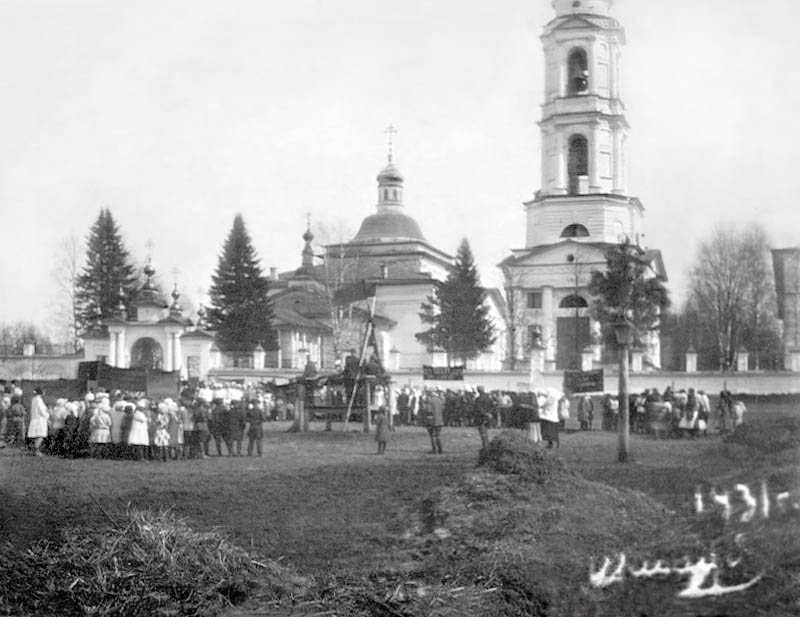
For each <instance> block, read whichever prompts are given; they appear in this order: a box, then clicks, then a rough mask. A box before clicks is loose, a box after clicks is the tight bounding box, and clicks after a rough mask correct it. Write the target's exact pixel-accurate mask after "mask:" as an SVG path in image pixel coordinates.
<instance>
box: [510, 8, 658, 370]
mask: <svg viewBox="0 0 800 617" xmlns="http://www.w3.org/2000/svg"><path fill="white" fill-rule="evenodd" d="M612 5H613V0H554V1H553V7H554V9H555V11H556V16H555V18H554V19H553V20H552V21H551V22H550V23H548V24H547V25H546V26H545V28H544V33H543V34H542V36H541V40H542V43H543V46H544V59H545V83H544V103H543V105H542V115H541V120H540V121H539V127H540V131H541V140H542V141H541V159H542V161H541V162H542V164H541V184H540V187H541V188H540V190H539V191H537V192H536V194H535V195H534V198H533V199H532V200H530V201H528V202H526V203H525V212H526V217H527V223H526V236H525V247H524V248H521V249H517V250H512V254H511V256H509V257H508V258H506V259H505V260H504V261H503V262H502V263H501V264H500V268H501V269H502V271H503V274H504V277H505V280H506V286H507V288H508V290H509V293H511V294H513V298H514V302H513V305H514V307H513V308H514V312H515V314H514V315H512V316H510V317H509V319H510V321H511V322H512V323H513V334H512V336H515V344H514V346H513V347H514V349H515V350H516V353H517V355H518V357H521V355H522V352H523V351H524V350H525V349H529V348H530V346H531V345H532V344H540V345H542V346H544V347H545V367H546V368H547V369H550V370H553V369H558V370H562V369H578V368H581V367H582V358H583V357H585V356H586V354H587V352H589V351H591V354H592V358H593V361H595V362H600V361H601V360H602V357H601V352H602V349H601V345H600V336H599V334H600V328H599V324H597V323H594V322H593V320H592V319H591V317H590V305H591V302H592V298H591V297H590V296H589V293H588V284H589V281H590V279H591V273H592V271H595V270H603V269H604V268H605V264H606V259H605V253H606V251H607V250H608V249H609V248H610V247H611V246H613V245H615V244H619V243H620V242H622V241H623V240H624V239H626V238H627V239H628V240H629V241H630V242H631V243H632V244H634V245H637V246H639V245H640V242H641V240H642V237H643V236H642V218H643V214H644V207H643V206H642V203H641V202H640V201H639V199H637V198H636V197H632V196H630V195H629V194H628V192H627V187H626V177H625V165H626V158H625V142H626V139H627V134H628V128H629V126H628V122H627V120H626V119H625V105H624V104H623V102H622V99H621V93H620V89H619V82H620V57H621V49H622V46H623V45H624V44H625V33H624V30H623V28H622V26H621V25H620V23H619V22H618V21H617V20H616V19H615V18H614V17H613V16H612V15H611V7H612ZM645 258H646V259H647V260H648V261H649V263H650V265H651V268H652V269H653V272H654V274H655V275H656V276H660V277H662V278H663V279H664V280H666V273H665V269H664V265H663V261H662V259H661V254H660V252H659V251H653V250H651V251H645ZM643 351H644V359H645V362H646V363H647V365H649V366H651V367H658V366H660V346H659V339H658V336H657V335H655V334H654V335H653V336H652V337H651V338H650V340H649V341H648V343H647V349H645V350H643ZM583 367H584V368H586V367H585V366H583Z"/></svg>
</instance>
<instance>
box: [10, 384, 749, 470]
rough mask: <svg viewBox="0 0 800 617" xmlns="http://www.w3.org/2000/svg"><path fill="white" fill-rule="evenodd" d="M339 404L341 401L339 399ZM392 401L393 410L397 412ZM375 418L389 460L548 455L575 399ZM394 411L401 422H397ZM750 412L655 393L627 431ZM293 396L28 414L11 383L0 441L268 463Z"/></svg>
mask: <svg viewBox="0 0 800 617" xmlns="http://www.w3.org/2000/svg"><path fill="white" fill-rule="evenodd" d="M308 394H310V398H309V399H308V400H307V403H309V404H310V405H311V406H314V405H315V404H320V403H321V404H330V403H331V402H339V403H340V404H343V403H344V401H345V400H346V399H347V397H346V390H345V389H344V388H338V389H337V388H331V387H330V386H326V387H325V388H323V389H321V390H319V391H315V392H313V393H308V392H307V395H308ZM337 395H338V396H337ZM390 397H394V398H395V401H394V402H395V405H391V404H390V401H389V399H390ZM574 400H576V401H577V405H576V411H577V414H576V420H577V425H578V427H579V428H580V430H594V429H595V409H596V407H599V410H598V411H599V412H600V415H601V422H600V426H599V428H600V429H601V430H605V431H616V430H617V427H618V423H619V403H618V401H617V399H616V397H615V396H613V395H610V394H605V395H602V396H601V397H599V398H593V397H592V396H590V395H588V394H584V395H577V396H576V397H574ZM371 401H372V408H373V411H374V414H375V417H374V419H375V428H376V431H375V433H376V436H375V439H376V441H377V442H378V453H379V454H383V453H385V451H386V447H387V443H388V441H389V433H390V432H391V428H392V427H393V426H395V425H397V424H408V425H416V426H423V427H425V428H426V429H427V431H428V433H429V435H430V440H431V452H433V453H437V454H441V453H442V452H443V450H444V448H443V444H442V428H443V427H448V426H454V427H464V426H472V427H475V428H476V429H477V431H478V433H479V435H480V438H481V445H482V447H486V446H487V445H488V442H489V435H488V431H489V429H490V428H519V429H523V430H525V431H526V432H527V434H528V436H529V438H530V439H531V440H532V441H534V442H546V444H547V446H548V447H553V446H554V445H558V444H559V437H558V434H559V431H560V430H562V429H563V428H564V427H565V425H566V422H567V420H568V419H569V417H570V397H569V396H567V395H566V394H564V393H563V392H561V391H560V390H557V389H547V388H545V389H541V390H537V391H528V392H513V391H505V390H495V391H491V392H487V391H486V390H485V388H484V387H482V386H475V387H472V386H469V385H465V386H463V387H462V388H461V389H459V390H453V389H446V390H444V389H441V388H422V389H416V388H412V387H410V386H406V387H403V388H401V389H400V390H397V391H394V392H391V393H390V392H388V391H387V390H386V388H384V387H383V386H381V385H376V386H374V389H373V391H372V394H371ZM390 410H392V411H394V413H395V414H396V415H395V416H394V417H392V418H390V417H389V414H390ZM745 411H746V408H745V406H744V403H743V402H742V401H739V400H735V399H734V398H733V397H732V395H731V393H730V392H727V391H723V392H721V393H720V395H719V397H718V399H717V401H716V405H715V406H714V407H713V408H712V404H711V401H710V398H709V396H708V395H707V394H706V393H705V392H703V391H702V390H699V391H697V392H695V390H694V389H691V388H690V389H689V390H688V391H684V390H679V391H675V392H673V390H672V388H670V387H668V388H666V389H665V390H664V392H663V393H660V392H659V391H658V389H656V388H653V389H648V390H645V391H644V392H641V393H635V394H632V395H631V396H630V400H629V418H630V428H631V431H633V432H640V433H649V432H652V427H653V424H654V418H655V419H656V420H658V421H659V422H661V423H662V424H663V423H666V425H667V429H668V432H670V433H671V434H673V435H675V436H687V437H695V436H699V435H708V432H709V431H710V430H714V429H716V430H717V431H719V432H720V433H724V432H727V431H730V430H733V429H735V427H736V426H738V425H739V424H741V423H742V421H743V415H744V412H745ZM293 416H294V402H293V400H292V399H291V396H285V397H282V396H280V394H278V395H276V394H274V393H273V392H272V391H270V390H269V389H268V388H263V387H254V386H251V385H247V386H243V385H240V384H235V383H225V384H223V383H202V382H201V383H200V384H198V386H197V387H196V388H194V389H189V388H188V387H187V388H185V389H184V390H183V391H182V392H181V394H180V395H179V396H178V397H176V398H175V399H173V398H171V397H165V398H161V399H153V398H147V397H144V396H142V395H136V394H131V393H124V392H119V391H117V392H113V393H108V392H102V391H100V392H96V393H95V392H91V391H90V392H88V393H87V394H86V395H85V396H84V397H82V398H81V399H80V400H71V401H70V400H67V399H63V398H60V399H57V400H55V402H54V404H52V405H51V406H48V405H46V404H45V402H44V397H43V392H42V390H41V389H36V390H35V391H34V395H33V397H32V398H31V400H30V404H29V406H28V407H27V408H26V407H25V406H24V405H23V396H22V390H21V389H20V388H19V387H17V386H16V385H15V384H14V383H12V384H11V385H10V386H6V388H5V392H3V394H2V397H0V438H2V439H3V440H4V442H3V443H5V444H7V445H30V447H31V448H32V451H33V452H34V453H35V454H36V455H37V456H41V455H43V454H45V453H48V454H54V455H60V456H65V457H81V456H93V457H98V458H115V459H119V458H130V459H135V460H160V461H167V460H176V459H185V458H206V457H209V456H211V454H212V453H214V454H216V455H217V456H221V455H227V456H242V455H243V443H244V440H245V438H247V447H246V453H247V455H248V456H253V455H257V456H262V455H263V437H264V426H265V422H268V421H270V420H288V419H294V417H293Z"/></svg>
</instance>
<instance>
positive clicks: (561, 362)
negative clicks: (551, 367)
mask: <svg viewBox="0 0 800 617" xmlns="http://www.w3.org/2000/svg"><path fill="white" fill-rule="evenodd" d="M591 342H592V334H591V324H590V320H589V318H588V317H559V318H558V320H557V321H556V369H557V370H560V371H563V370H580V368H581V352H582V351H583V350H584V349H585V348H586V347H587V346H588V345H590V344H591Z"/></svg>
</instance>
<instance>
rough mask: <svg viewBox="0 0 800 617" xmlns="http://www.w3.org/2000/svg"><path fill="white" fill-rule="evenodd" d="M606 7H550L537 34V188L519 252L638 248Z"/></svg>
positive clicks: (617, 37)
mask: <svg viewBox="0 0 800 617" xmlns="http://www.w3.org/2000/svg"><path fill="white" fill-rule="evenodd" d="M612 5H613V0H553V8H554V9H555V11H556V17H555V19H553V20H552V21H551V22H550V23H549V24H547V25H546V26H545V28H544V33H543V34H542V37H541V38H542V42H543V45H544V57H545V96H544V104H543V106H542V118H541V120H540V122H539V127H540V129H541V134H542V169H541V185H540V186H541V189H540V190H539V191H538V192H537V193H536V196H535V198H534V199H533V200H532V201H530V202H528V203H526V204H525V206H526V210H527V218H528V221H527V234H526V246H527V247H533V246H540V245H547V244H554V243H556V242H559V241H560V240H562V239H564V238H575V239H580V238H586V240H587V241H594V242H609V243H616V242H619V240H620V238H621V237H622V236H627V237H628V238H630V240H631V241H632V242H634V243H637V242H638V237H639V234H640V230H641V218H642V212H643V208H642V205H641V203H640V202H639V200H638V199H636V198H631V197H628V196H627V191H626V185H625V140H626V136H627V131H628V123H627V121H626V119H625V105H624V104H623V103H622V100H621V98H620V87H619V62H620V55H621V48H622V46H623V45H624V44H625V32H624V30H623V29H622V26H621V25H620V24H619V22H618V21H617V20H616V19H614V18H613V17H611V15H610V9H611V6H612Z"/></svg>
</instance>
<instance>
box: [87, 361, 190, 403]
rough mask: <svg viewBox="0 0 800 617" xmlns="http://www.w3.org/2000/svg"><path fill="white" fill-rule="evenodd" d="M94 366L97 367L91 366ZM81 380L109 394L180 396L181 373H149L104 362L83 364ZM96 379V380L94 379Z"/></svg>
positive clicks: (140, 369) (141, 369)
mask: <svg viewBox="0 0 800 617" xmlns="http://www.w3.org/2000/svg"><path fill="white" fill-rule="evenodd" d="M91 364H94V365H95V366H90V365H91ZM78 375H79V379H81V378H82V377H83V378H86V381H85V382H83V383H85V384H86V385H87V386H96V387H99V388H102V389H103V390H105V391H107V392H114V391H115V390H122V391H123V392H131V393H139V394H146V395H147V396H151V397H167V396H169V397H172V398H175V397H177V396H178V392H179V388H180V372H179V371H173V372H171V373H168V372H165V371H147V370H145V369H143V368H117V367H114V366H109V365H108V364H104V363H102V362H95V363H90V362H82V363H81V366H80V367H79V369H78ZM92 377H94V379H92Z"/></svg>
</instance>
